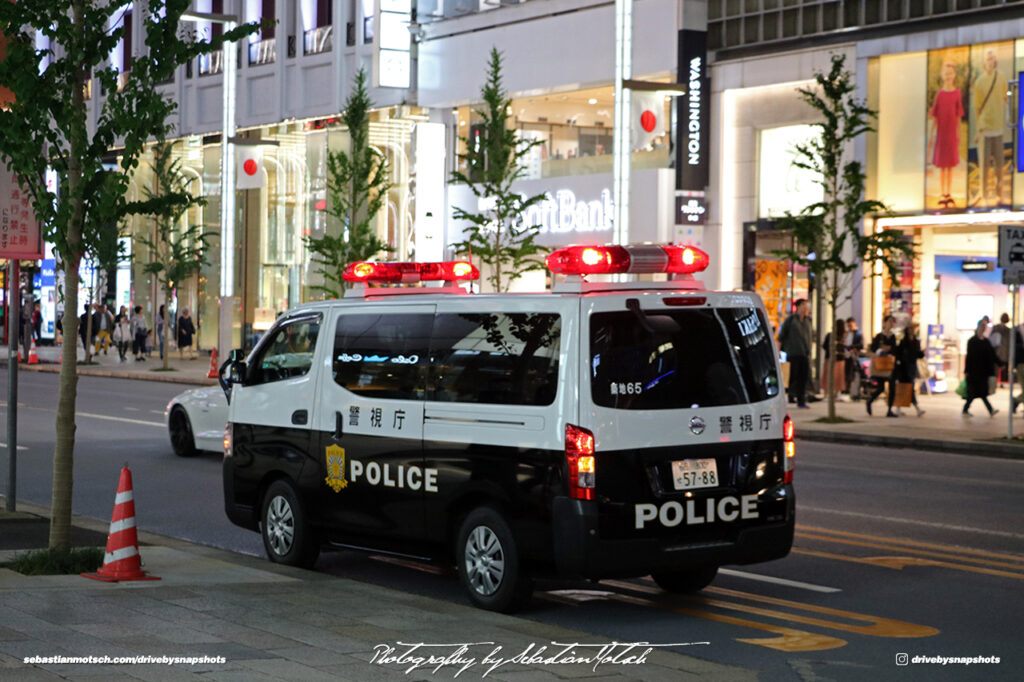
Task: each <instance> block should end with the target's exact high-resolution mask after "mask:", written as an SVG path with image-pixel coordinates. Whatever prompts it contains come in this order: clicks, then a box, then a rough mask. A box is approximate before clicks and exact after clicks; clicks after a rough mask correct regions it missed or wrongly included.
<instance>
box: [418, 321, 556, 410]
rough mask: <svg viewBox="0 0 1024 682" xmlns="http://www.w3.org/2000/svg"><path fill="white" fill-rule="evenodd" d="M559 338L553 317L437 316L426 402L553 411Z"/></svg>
mask: <svg viewBox="0 0 1024 682" xmlns="http://www.w3.org/2000/svg"><path fill="white" fill-rule="evenodd" d="M561 332H562V323H561V317H560V316H558V315H556V314H552V313H493V314H456V313H448V314H438V315H437V317H436V319H435V321H434V335H433V341H432V344H431V351H430V355H431V360H432V363H431V376H430V388H429V390H428V400H438V401H441V402H465V403H490V404H498V405H550V404H551V403H552V402H554V400H555V394H556V392H557V388H558V354H559V348H560V341H561Z"/></svg>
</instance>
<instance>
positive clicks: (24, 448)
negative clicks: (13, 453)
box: [0, 443, 28, 450]
mask: <svg viewBox="0 0 1024 682" xmlns="http://www.w3.org/2000/svg"><path fill="white" fill-rule="evenodd" d="M6 447H7V443H0V448H6ZM18 449H19V450H28V448H27V447H25V446H24V445H19V446H18Z"/></svg>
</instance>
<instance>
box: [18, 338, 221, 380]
mask: <svg viewBox="0 0 1024 682" xmlns="http://www.w3.org/2000/svg"><path fill="white" fill-rule="evenodd" d="M36 355H38V356H39V364H38V365H30V364H28V363H26V362H24V360H23V361H22V362H19V363H18V370H19V371H29V372H59V371H60V367H61V365H60V364H59V362H58V360H59V359H60V357H61V347H60V346H40V347H39V348H37V349H36ZM92 359H93V362H95V363H96V364H93V365H83V364H81V362H82V361H84V360H85V351H84V350H83V349H82V347H81V345H79V346H78V361H79V363H80V364H79V365H78V374H79V376H103V377H124V378H132V379H142V380H145V381H166V382H172V383H179V384H191V385H199V384H206V385H210V384H215V383H217V380H216V379H210V378H208V377H207V376H206V375H207V374H208V373H209V371H210V353H209V351H202V352H200V353H199V357H198V358H196V359H195V360H188V359H181V358H180V357H179V355H178V352H177V351H171V353H170V355H169V356H168V366H169V368H170V371H168V372H164V371H158V370H160V369H161V368H162V367H163V360H161V359H160V356H159V355H158V354H157V353H156V352H155V351H154V352H153V354H152V355H151V356H148V357H147V358H146V360H144V361H142V362H137V361H135V360H134V359H133V358H132V356H131V354H129V355H128V358H127V360H126V361H125V362H121V360H120V358H119V357H118V355H117V351H116V350H114V349H110V350H109V351H108V352H107V354H106V355H104V354H103V353H102V352H101V353H100V355H94V356H93V358H92ZM217 364H218V365H220V364H221V361H220V360H218V363H217ZM6 365H7V351H6V349H4V350H2V351H0V366H6Z"/></svg>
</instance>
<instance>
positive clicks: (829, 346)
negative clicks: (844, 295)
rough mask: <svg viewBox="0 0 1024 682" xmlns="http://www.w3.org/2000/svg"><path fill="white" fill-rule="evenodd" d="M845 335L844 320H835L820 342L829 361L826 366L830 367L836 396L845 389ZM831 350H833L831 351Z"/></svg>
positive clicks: (826, 359) (833, 390)
mask: <svg viewBox="0 0 1024 682" xmlns="http://www.w3.org/2000/svg"><path fill="white" fill-rule="evenodd" d="M845 336H846V321H845V320H842V319H839V320H836V324H835V328H834V329H833V330H832V331H830V332H829V333H828V334H826V335H825V342H824V343H823V344H822V348H823V349H824V350H825V361H826V364H828V363H829V362H831V364H830V365H828V366H831V367H832V392H833V394H834V395H837V396H838V395H839V394H841V393H843V392H844V391H845V390H846V339H845ZM833 351H835V352H834V353H833ZM833 356H834V357H833ZM822 388H824V386H822Z"/></svg>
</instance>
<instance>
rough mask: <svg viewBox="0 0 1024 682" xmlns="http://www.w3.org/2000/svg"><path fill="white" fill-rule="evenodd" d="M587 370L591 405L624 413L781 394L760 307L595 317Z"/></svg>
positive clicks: (738, 402) (729, 402) (742, 401)
mask: <svg viewBox="0 0 1024 682" xmlns="http://www.w3.org/2000/svg"><path fill="white" fill-rule="evenodd" d="M590 368H591V377H590V379H591V380H590V389H591V395H592V397H593V401H594V403H595V404H596V405H599V406H601V407H612V408H617V409H623V410H668V409H683V408H691V407H714V406H721V405H741V404H746V403H753V402H759V401H761V400H766V399H768V398H770V397H772V396H775V395H778V393H779V377H778V374H777V371H776V363H775V351H774V347H773V345H772V340H771V334H770V331H769V327H768V323H767V321H766V319H765V317H764V314H763V313H762V312H761V311H759V310H757V309H756V308H699V309H690V310H665V311H662V310H658V311H650V310H648V311H643V312H640V311H637V312H635V313H634V312H632V311H630V310H621V311H615V312H601V313H594V314H593V315H592V316H591V318H590Z"/></svg>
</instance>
